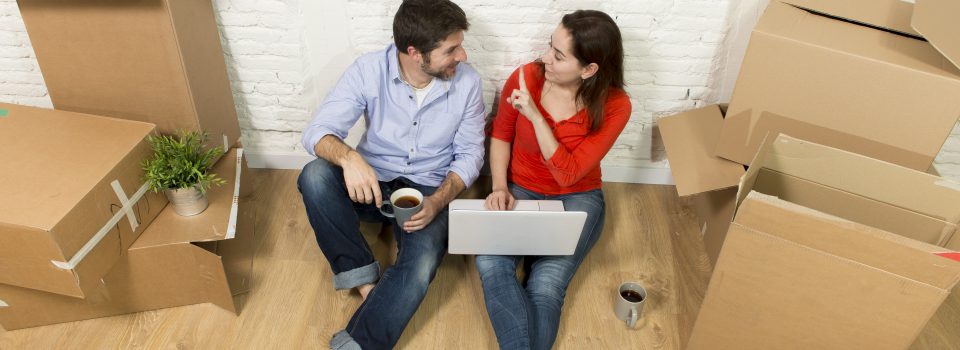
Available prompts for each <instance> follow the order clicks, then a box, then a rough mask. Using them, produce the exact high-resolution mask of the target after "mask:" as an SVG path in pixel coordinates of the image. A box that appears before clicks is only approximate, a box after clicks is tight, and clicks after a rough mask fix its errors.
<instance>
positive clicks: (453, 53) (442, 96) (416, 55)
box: [298, 0, 484, 349]
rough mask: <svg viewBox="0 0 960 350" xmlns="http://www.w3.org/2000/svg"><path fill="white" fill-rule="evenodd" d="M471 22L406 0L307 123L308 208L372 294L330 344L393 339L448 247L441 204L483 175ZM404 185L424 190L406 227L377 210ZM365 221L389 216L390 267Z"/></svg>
mask: <svg viewBox="0 0 960 350" xmlns="http://www.w3.org/2000/svg"><path fill="white" fill-rule="evenodd" d="M468 26H469V24H468V23H467V19H466V15H465V14H464V12H463V10H462V9H460V7H459V6H457V5H456V4H454V3H452V2H450V1H449V0H405V1H404V2H403V4H401V5H400V9H399V10H398V11H397V13H396V15H395V16H394V22H393V36H394V44H391V45H389V46H387V48H386V49H385V50H383V51H378V52H374V53H370V54H367V55H364V56H362V57H360V58H358V59H357V60H356V61H355V62H354V63H353V65H351V66H350V67H349V68H348V69H347V71H346V72H345V73H344V74H343V76H342V77H341V78H340V81H339V82H338V83H337V85H336V86H335V87H334V88H333V90H332V91H331V92H330V93H329V95H327V98H326V100H324V102H323V104H322V105H321V106H320V107H319V108H318V110H317V111H316V113H315V115H314V119H313V121H312V122H311V123H310V125H309V126H308V127H307V128H306V130H304V132H303V146H304V148H306V149H307V150H308V151H309V152H310V153H311V154H313V155H315V156H317V157H318V159H316V160H314V161H312V162H311V163H309V164H307V165H306V166H305V167H304V168H303V172H301V174H300V178H299V180H298V186H299V188H300V192H301V193H302V195H303V201H304V203H305V205H306V209H307V216H308V217H309V219H310V224H311V225H312V226H313V230H314V233H315V234H316V237H317V243H318V244H319V245H320V249H321V251H323V254H324V255H325V256H326V258H327V260H328V261H329V263H330V267H331V268H332V269H333V272H334V278H333V284H334V287H335V288H336V289H338V290H344V289H351V288H357V290H358V291H359V293H360V295H361V296H362V297H363V299H364V301H363V304H361V305H360V307H359V309H358V310H357V311H356V312H354V314H353V317H352V318H351V319H350V321H349V323H348V324H347V327H346V329H345V330H343V331H340V332H339V333H337V334H336V335H334V337H333V339H332V340H331V341H330V346H331V347H332V348H334V349H359V348H363V349H387V348H392V347H393V346H394V344H396V342H397V340H398V339H399V338H400V334H401V333H402V332H403V329H404V328H405V327H406V325H407V323H408V322H409V321H410V319H411V318H412V317H413V314H414V313H415V312H416V310H417V307H419V305H420V302H421V301H422V300H423V297H424V295H425V294H426V292H427V287H428V286H429V284H430V281H432V280H433V277H434V275H435V274H436V269H437V266H438V265H439V264H440V261H441V259H442V257H443V254H444V252H445V250H446V246H447V212H446V210H444V207H446V206H447V204H448V203H450V201H452V200H453V199H454V198H455V197H456V195H457V194H459V193H460V192H461V191H462V190H463V189H464V188H466V187H467V186H469V185H470V184H471V183H473V181H474V180H476V178H477V176H478V174H479V171H480V167H481V166H482V163H483V152H484V151H483V138H484V134H483V127H484V107H483V99H482V89H481V84H480V77H479V75H478V74H477V72H476V71H474V70H473V69H472V68H471V67H470V66H468V65H466V64H460V63H461V62H464V61H466V59H467V56H466V52H465V51H464V49H463V47H462V43H463V35H464V31H466V30H467V28H468ZM361 114H363V115H364V120H365V122H366V125H367V131H366V133H365V134H364V136H363V138H362V139H361V141H360V143H359V145H358V146H357V149H356V150H354V149H352V148H350V147H349V146H347V145H345V144H344V143H343V141H342V140H343V139H344V137H346V136H347V132H348V130H349V129H350V127H352V126H353V124H354V123H355V122H356V120H357V118H359V117H360V115H361ZM404 187H412V188H415V189H417V190H419V191H420V192H421V193H423V194H424V200H423V203H422V209H421V210H420V211H419V212H417V213H416V214H415V215H414V216H413V217H411V218H410V220H408V221H407V222H406V223H405V224H404V225H403V227H399V226H398V225H397V224H396V221H394V220H390V221H387V220H388V219H387V218H386V217H384V216H383V215H382V214H380V212H379V210H378V208H379V207H380V206H381V205H382V204H383V201H384V200H388V199H389V197H390V193H391V192H392V191H394V190H397V189H400V188H404ZM359 220H364V221H372V222H390V223H392V224H393V230H394V236H395V238H396V241H397V246H398V247H399V252H398V253H397V261H396V263H395V264H394V265H393V266H391V267H390V268H387V269H386V270H385V271H384V272H383V275H382V276H381V275H380V265H379V264H378V263H377V262H376V261H374V260H373V256H372V254H371V252H370V248H369V246H368V245H367V243H366V241H365V240H364V238H363V236H362V235H361V233H360V230H359ZM378 279H379V280H378Z"/></svg>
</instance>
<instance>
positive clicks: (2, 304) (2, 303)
mask: <svg viewBox="0 0 960 350" xmlns="http://www.w3.org/2000/svg"><path fill="white" fill-rule="evenodd" d="M7 306H10V305H7V303H5V302H3V300H0V307H7Z"/></svg>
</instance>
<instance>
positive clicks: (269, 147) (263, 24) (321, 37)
mask: <svg viewBox="0 0 960 350" xmlns="http://www.w3.org/2000/svg"><path fill="white" fill-rule="evenodd" d="M310 1H311V0H303V1H300V0H282V1H280V0H214V1H213V3H214V7H215V9H216V12H217V21H218V23H219V24H220V28H221V34H222V35H221V36H222V39H223V41H222V43H223V47H224V51H225V59H226V62H227V67H228V73H229V76H230V79H231V85H232V87H233V90H234V97H235V100H236V104H237V110H238V113H239V118H240V123H241V127H242V128H243V136H244V144H245V145H246V147H247V148H248V149H249V150H250V151H251V152H254V153H261V154H285V155H299V154H304V153H302V152H303V150H302V147H301V146H300V144H299V139H300V135H299V133H300V130H301V129H302V128H303V127H304V126H305V124H306V123H307V122H308V121H309V120H310V117H311V115H310V112H311V111H312V110H313V108H315V107H316V105H317V104H318V103H319V102H320V100H321V99H322V98H323V96H324V95H325V94H326V92H327V91H328V90H329V88H330V87H331V86H332V85H333V83H334V82H335V81H336V79H337V78H338V76H339V74H340V72H341V71H342V69H343V67H345V66H346V65H348V64H349V63H350V62H351V61H352V60H353V59H354V58H355V57H357V56H358V55H360V54H362V53H365V52H369V51H373V50H379V49H382V48H383V47H384V46H385V45H386V44H387V43H389V42H390V41H391V33H390V31H391V25H392V16H393V13H394V12H395V11H396V9H397V7H398V6H399V4H400V1H399V0H388V1H382V0H324V1H323V2H322V3H314V2H310ZM457 2H458V4H460V6H461V7H463V9H464V10H465V11H466V12H467V16H468V19H469V20H470V22H471V30H470V31H469V32H468V33H467V36H466V42H465V46H466V47H467V54H468V57H469V62H470V63H471V64H472V65H473V67H474V68H476V69H477V70H478V71H479V72H480V74H481V75H482V76H483V77H484V84H485V86H484V90H485V94H484V98H485V100H486V102H487V106H488V110H489V106H490V104H491V103H492V101H493V98H494V95H495V93H496V91H498V90H499V89H500V87H501V86H502V85H503V81H504V79H505V78H506V76H507V75H508V74H509V73H510V72H511V71H512V70H513V69H514V68H516V66H517V65H519V64H520V63H522V62H526V61H529V60H531V59H533V58H534V57H536V56H537V55H538V53H539V52H541V51H542V50H543V49H544V48H545V46H546V42H547V40H548V37H549V34H550V33H551V32H552V30H553V29H554V28H555V26H556V25H557V23H558V22H559V20H560V17H561V16H562V14H564V13H567V12H569V11H571V10H574V9H578V8H594V9H600V10H603V11H605V12H607V13H609V14H610V15H611V16H614V17H615V18H616V20H617V23H618V24H619V25H620V27H621V30H622V32H623V36H624V47H625V50H626V58H625V59H626V65H627V76H626V78H627V83H628V87H627V91H628V92H629V93H630V94H631V96H632V98H633V103H634V114H633V118H632V119H631V121H630V123H629V124H628V126H627V129H626V130H624V132H623V134H622V135H621V137H620V139H619V142H618V143H617V144H616V145H615V146H614V148H613V149H612V150H611V152H610V154H609V155H608V156H607V158H606V159H605V160H604V166H605V167H609V168H618V169H626V170H627V171H633V170H636V171H637V172H642V171H644V169H648V168H654V169H657V168H664V167H666V166H667V164H666V162H665V161H664V159H665V158H664V157H663V155H662V147H660V146H654V147H651V139H652V130H653V123H654V121H655V119H656V118H657V117H659V116H663V115H669V114H672V113H675V112H677V111H681V110H685V109H689V108H693V107H698V106H702V105H704V104H707V103H712V102H715V101H717V100H718V99H719V98H720V96H721V95H722V94H721V89H722V88H723V86H721V84H723V83H724V82H723V74H722V70H723V69H724V60H725V59H726V45H732V44H731V43H728V42H725V40H724V39H725V36H726V30H727V26H728V24H727V22H728V19H727V16H728V13H731V8H730V6H732V5H736V3H737V2H736V1H734V2H731V1H729V0H605V1H599V0H511V1H508V0H484V1H480V0H460V1H457ZM727 88H729V87H727ZM0 102H10V103H18V104H25V105H34V106H43V107H50V106H51V104H50V100H49V97H48V96H47V93H46V88H45V87H44V84H43V78H42V76H41V74H40V71H39V67H38V65H37V63H36V59H35V57H34V54H33V50H32V48H31V46H30V42H29V38H28V37H27V34H26V32H25V29H24V26H23V22H22V20H21V19H20V15H19V11H18V9H17V6H16V2H15V1H14V0H0ZM937 163H938V164H937V168H938V170H940V171H941V172H942V173H943V174H945V175H948V176H950V177H953V178H960V127H958V129H957V130H954V135H953V136H952V137H951V139H950V140H948V141H947V143H946V145H945V146H944V151H943V152H942V153H941V155H940V157H938V159H937ZM631 169H633V170H631ZM648 170H649V169H648Z"/></svg>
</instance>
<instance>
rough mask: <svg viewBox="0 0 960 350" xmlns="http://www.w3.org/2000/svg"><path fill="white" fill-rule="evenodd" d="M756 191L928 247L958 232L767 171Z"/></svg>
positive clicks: (950, 226) (762, 173) (905, 212)
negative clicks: (924, 244) (922, 243)
mask: <svg viewBox="0 0 960 350" xmlns="http://www.w3.org/2000/svg"><path fill="white" fill-rule="evenodd" d="M753 191H756V192H760V193H763V194H767V195H771V196H775V197H777V198H779V199H781V200H785V201H788V202H790V203H794V204H798V205H801V206H804V207H807V208H810V209H813V210H816V211H820V212H824V213H827V214H830V215H833V216H837V217H840V218H843V219H845V220H850V221H853V222H856V223H859V224H863V225H867V226H870V227H874V228H877V229H881V230H884V231H887V232H890V233H894V234H897V235H900V236H903V237H908V238H910V239H913V240H917V241H921V242H926V243H929V244H935V245H942V244H944V243H945V242H946V240H947V239H949V238H950V237H951V236H952V235H953V234H954V232H956V231H957V226H956V225H954V224H952V223H948V222H945V221H943V220H940V219H937V218H932V217H929V216H927V215H923V214H921V213H917V212H915V211H912V210H909V209H906V208H902V207H898V206H895V205H891V204H889V203H885V202H881V201H877V200H874V199H870V198H866V197H863V196H860V195H857V194H854V193H850V192H846V191H843V190H840V189H836V188H833V187H829V186H824V185H821V184H818V183H815V182H813V181H809V180H805V179H801V178H798V177H796V176H792V175H788V174H784V173H781V172H777V171H773V170H770V169H766V168H764V169H761V170H760V174H759V176H758V178H757V182H756V184H754V187H753Z"/></svg>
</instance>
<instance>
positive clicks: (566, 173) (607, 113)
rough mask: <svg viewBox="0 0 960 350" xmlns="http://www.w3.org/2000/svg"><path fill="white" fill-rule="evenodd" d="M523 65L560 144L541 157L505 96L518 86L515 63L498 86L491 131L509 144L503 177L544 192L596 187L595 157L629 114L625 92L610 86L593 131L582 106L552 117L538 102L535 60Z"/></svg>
mask: <svg viewBox="0 0 960 350" xmlns="http://www.w3.org/2000/svg"><path fill="white" fill-rule="evenodd" d="M523 67H524V80H525V81H526V82H527V89H529V91H530V97H531V98H532V99H533V101H534V103H536V105H537V108H538V109H539V110H540V114H542V115H543V117H544V119H546V121H547V124H548V125H550V128H551V129H552V130H553V136H554V137H555V138H556V139H557V142H558V143H559V144H560V146H559V147H557V150H556V151H555V152H554V153H553V155H552V156H551V157H550V159H546V160H545V159H544V157H543V154H542V153H541V152H540V145H539V143H538V142H537V135H536V133H535V131H534V129H533V123H531V122H530V121H529V120H527V118H526V117H523V116H521V115H520V113H519V112H517V110H516V109H514V108H513V106H511V105H510V103H508V102H507V101H506V98H507V97H509V96H510V92H511V91H513V90H514V89H517V88H519V85H520V84H519V75H518V72H519V68H518V69H517V70H515V71H514V72H513V74H511V75H510V78H508V79H507V82H506V83H505V84H504V86H503V94H502V96H501V98H500V104H499V109H498V110H497V116H496V119H494V122H493V131H492V132H491V135H490V136H492V137H495V138H497V139H499V140H502V141H506V142H510V143H512V144H513V146H512V150H511V152H510V170H509V174H508V179H509V180H510V181H511V182H513V183H515V184H517V185H520V186H522V187H524V188H527V189H529V190H533V191H536V192H538V193H542V194H548V195H558V194H566V193H573V192H583V191H589V190H593V189H597V188H600V186H601V180H600V160H601V159H603V157H604V156H606V154H607V152H608V151H610V148H611V147H613V143H614V142H616V140H617V136H619V135H620V132H621V131H623V128H624V127H625V126H626V125H627V120H629V119H630V112H631V105H630V98H629V96H627V94H626V93H625V92H624V91H623V90H621V89H617V88H611V89H610V91H609V92H608V94H607V95H608V96H607V101H606V104H605V105H604V113H603V123H602V124H601V126H600V128H599V129H597V131H594V132H590V120H589V117H588V115H587V111H586V109H581V110H580V111H578V112H577V114H576V115H574V116H572V117H570V118H569V119H566V120H562V121H560V122H555V121H554V119H553V117H552V116H550V114H549V113H547V111H546V110H544V109H543V106H542V105H541V104H540V95H541V91H542V90H543V84H544V81H545V80H544V76H543V74H542V72H541V70H540V67H539V65H538V64H537V63H529V64H525V65H523Z"/></svg>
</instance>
